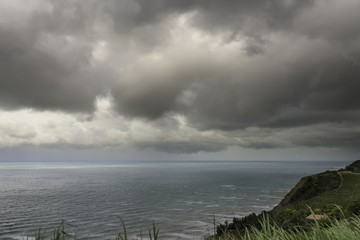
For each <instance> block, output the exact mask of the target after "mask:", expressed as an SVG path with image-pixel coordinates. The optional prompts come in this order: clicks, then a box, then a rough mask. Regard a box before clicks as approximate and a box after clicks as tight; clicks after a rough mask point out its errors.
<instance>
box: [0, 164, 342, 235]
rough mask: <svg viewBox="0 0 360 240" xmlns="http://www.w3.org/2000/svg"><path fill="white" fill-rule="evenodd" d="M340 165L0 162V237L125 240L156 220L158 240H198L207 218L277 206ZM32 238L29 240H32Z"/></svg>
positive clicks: (220, 219) (210, 223)
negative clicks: (119, 237)
mask: <svg viewBox="0 0 360 240" xmlns="http://www.w3.org/2000/svg"><path fill="white" fill-rule="evenodd" d="M345 165H346V164H345V163H344V162H277V161H273V162H268V161H267V162H254V161H251V162H250V161H249V162H221V161H219V162H126V163H124V162H122V163H114V162H112V163H104V162H101V163H95V162H90V163H87V162H81V163H72V162H70V163H69V162H51V163H44V162H13V163H11V162H0V239H3V240H6V239H9V240H10V239H11V240H12V239H26V236H30V237H31V236H33V235H34V232H35V231H36V230H37V229H39V227H40V226H41V228H42V229H44V230H46V232H48V233H51V231H52V230H53V229H55V228H56V227H57V226H58V225H59V223H60V222H61V221H63V220H64V221H65V222H66V223H67V224H68V226H66V229H67V231H68V232H70V233H76V234H77V237H78V238H79V239H81V238H87V239H89V240H91V239H99V240H108V239H115V236H116V233H117V232H118V231H119V230H121V223H120V220H119V217H121V218H122V219H123V220H124V221H125V223H126V226H127V230H128V233H129V235H130V239H136V238H138V239H140V237H141V234H144V239H146V236H145V235H146V233H147V229H149V228H151V227H152V223H153V222H155V224H156V225H157V227H158V228H159V229H160V236H161V239H201V237H202V236H204V235H205V234H207V233H211V232H212V231H213V219H214V218H215V220H216V222H219V223H223V222H224V221H225V220H229V221H231V220H232V218H233V217H242V216H245V215H247V214H249V213H252V212H255V213H260V212H261V211H263V210H270V209H272V208H273V207H274V206H275V205H277V204H278V203H279V202H280V200H281V199H282V198H283V197H284V195H285V194H286V193H287V192H288V191H289V190H290V189H291V188H292V187H293V186H294V185H295V184H296V182H297V181H298V180H299V179H300V178H301V177H303V176H306V175H309V174H314V173H319V172H322V171H325V170H334V169H338V168H341V167H344V166H345ZM30 239H31V238H29V240H30Z"/></svg>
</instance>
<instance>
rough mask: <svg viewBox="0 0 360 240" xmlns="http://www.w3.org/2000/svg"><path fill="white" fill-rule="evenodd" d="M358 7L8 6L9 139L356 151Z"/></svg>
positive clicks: (178, 148)
mask: <svg viewBox="0 0 360 240" xmlns="http://www.w3.org/2000/svg"><path fill="white" fill-rule="evenodd" d="M359 11H360V3H359V2H358V1H357V0H344V1H335V0H306V1H294V0H270V1H269V0H266V1H265V0H264V1H248V0H242V1H235V0H234V1H233V0H228V1H215V0H214V1H213V0H210V1H209V0H207V1H205V0H197V1H196V0H194V1H175V0H169V1H149V0H104V1H97V0H86V1H85V0H80V1H72V0H66V1H46V0H36V1H31V3H30V2H28V1H23V0H17V1H3V2H1V3H0V108H1V109H2V111H1V116H0V131H1V133H2V136H1V139H0V145H1V146H3V147H6V146H16V145H23V144H25V145H26V144H29V145H62V144H65V145H71V146H74V147H79V146H81V147H86V146H97V147H101V146H115V147H116V146H127V145H129V146H130V145H131V146H137V147H140V148H154V149H156V150H159V151H165V152H174V153H194V152H199V151H209V152H216V151H219V150H223V149H226V148H228V147H229V146H241V147H244V148H254V149H260V148H296V147H304V146H305V147H311V146H321V147H329V148H344V149H346V148H351V149H354V148H356V147H357V146H358V145H359V139H360V138H359V129H360V124H359V120H360V94H358V89H360V31H358V23H359V22H360V15H359V14H358V12H359ZM99 99H100V100H99ZM101 99H103V100H101ZM104 99H105V100H104ZM99 101H100V102H101V101H103V104H105V103H104V102H106V104H108V105H109V106H108V107H107V108H106V109H107V110H106V111H105V110H104V108H103V107H101V106H100V105H101V103H100V102H99ZM99 104H100V105H99ZM106 104H105V105H106ZM105 116H106V117H105ZM14 119H16V121H15V120H14ZM25 119H26V121H25Z"/></svg>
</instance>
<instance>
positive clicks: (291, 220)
mask: <svg viewBox="0 0 360 240" xmlns="http://www.w3.org/2000/svg"><path fill="white" fill-rule="evenodd" d="M358 171H360V160H359V161H356V162H354V163H352V164H351V165H349V166H347V167H346V168H345V169H340V170H339V171H327V172H324V173H321V174H316V175H313V176H308V177H304V178H302V179H301V180H300V181H299V182H298V183H297V184H296V186H295V187H294V188H293V189H292V190H291V191H290V192H289V193H288V194H287V195H286V196H285V197H284V199H283V200H282V201H281V202H280V203H279V205H278V206H276V207H275V208H274V209H272V210H271V211H268V212H265V211H264V212H262V213H261V214H259V215H256V214H254V213H253V214H250V215H248V216H246V217H244V218H240V219H239V218H234V219H233V221H232V223H230V224H229V223H225V224H220V225H219V226H217V236H218V237H221V236H223V235H224V232H227V233H234V232H237V235H241V234H245V233H246V231H248V229H253V230H254V229H257V230H258V231H262V229H263V227H264V225H263V224H261V223H262V220H263V218H269V219H272V223H273V224H274V226H277V227H278V228H279V229H282V230H284V231H287V232H290V233H291V232H293V231H298V230H299V228H301V229H303V230H304V231H307V230H308V229H307V228H308V226H309V220H307V219H306V217H307V216H309V215H310V214H311V211H310V209H313V210H314V213H315V214H319V215H321V216H326V217H329V218H333V219H335V220H340V219H347V218H351V217H352V216H354V215H360V173H358Z"/></svg>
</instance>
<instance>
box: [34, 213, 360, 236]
mask: <svg viewBox="0 0 360 240" xmlns="http://www.w3.org/2000/svg"><path fill="white" fill-rule="evenodd" d="M259 224H260V225H261V228H260V229H258V228H255V227H248V228H246V229H245V231H244V232H241V233H240V232H239V231H229V232H224V233H223V234H222V236H220V237H219V236H214V235H213V236H208V237H204V238H203V239H205V240H355V239H360V217H358V216H353V217H351V218H347V219H341V220H338V219H336V218H331V219H329V220H327V221H314V222H309V223H308V227H307V228H303V227H301V228H300V227H298V228H294V229H292V230H291V231H289V230H285V229H284V228H282V227H279V226H278V225H277V224H276V223H275V222H274V221H272V220H271V219H270V218H269V217H268V216H264V217H263V219H262V220H261V221H260V223H259ZM121 225H122V226H121V232H119V233H118V234H117V235H116V236H114V240H127V239H129V240H130V238H128V236H127V231H126V226H125V223H124V221H122V219H121ZM65 226H66V224H65V223H64V222H62V223H61V224H60V225H59V226H58V227H57V228H56V229H55V230H54V231H53V232H52V233H51V234H50V235H47V234H46V233H45V232H43V231H42V230H41V229H38V230H37V231H36V232H35V234H34V237H35V240H76V236H72V235H70V234H68V233H66V231H65ZM140 239H142V237H141V238H140ZM146 239H150V240H158V239H161V236H159V229H158V228H157V227H156V225H155V223H153V226H152V228H151V229H149V230H148V236H147V238H146ZM136 240H138V238H137V239H136Z"/></svg>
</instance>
